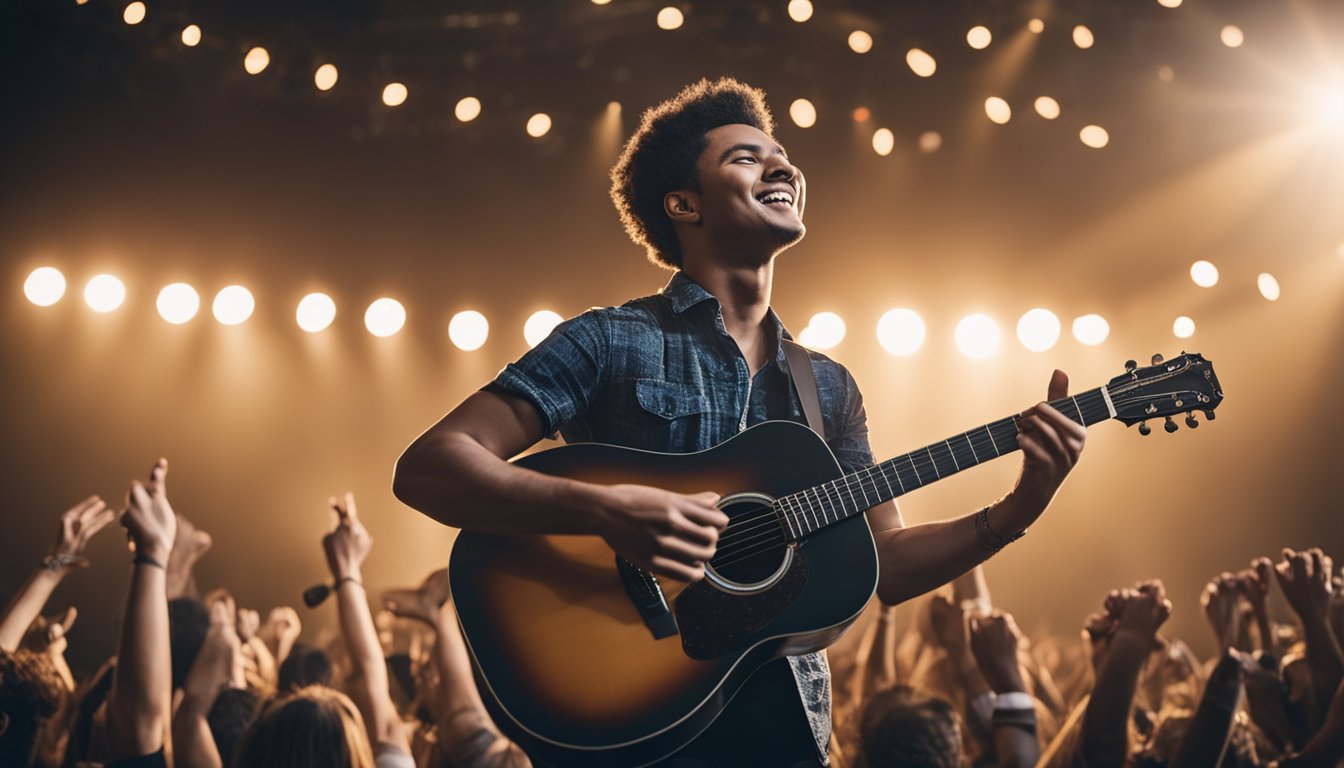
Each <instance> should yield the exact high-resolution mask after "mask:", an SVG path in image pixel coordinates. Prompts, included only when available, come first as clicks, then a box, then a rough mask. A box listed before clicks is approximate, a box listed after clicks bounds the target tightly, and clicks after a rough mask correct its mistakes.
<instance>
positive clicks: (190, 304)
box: [154, 283, 201, 325]
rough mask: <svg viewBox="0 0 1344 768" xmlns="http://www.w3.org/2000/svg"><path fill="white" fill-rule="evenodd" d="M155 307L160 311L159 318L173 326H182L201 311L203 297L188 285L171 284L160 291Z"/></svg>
mask: <svg viewBox="0 0 1344 768" xmlns="http://www.w3.org/2000/svg"><path fill="white" fill-rule="evenodd" d="M154 306H155V307H156V308H157V309H158V310H159V317H162V318H163V319H164V320H167V321H168V322H170V323H172V324H173V325H181V324H183V323H185V322H187V321H188V320H190V319H192V318H193V317H195V316H196V313H197V312H199V311H200V310H201V295H200V294H199V293H197V292H196V289H195V288H192V287H191V286H190V285H187V284H186V283H170V284H169V285H165V286H163V290H161V291H159V298H158V299H156V300H155V301H154Z"/></svg>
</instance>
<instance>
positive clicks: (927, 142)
mask: <svg viewBox="0 0 1344 768" xmlns="http://www.w3.org/2000/svg"><path fill="white" fill-rule="evenodd" d="M942 146H943V135H942V134H941V133H939V132H937V131H925V132H923V133H921V134H919V151H920V152H923V153H924V154H926V155H932V154H933V153H934V152H937V151H938V150H939V149H941V148H942Z"/></svg>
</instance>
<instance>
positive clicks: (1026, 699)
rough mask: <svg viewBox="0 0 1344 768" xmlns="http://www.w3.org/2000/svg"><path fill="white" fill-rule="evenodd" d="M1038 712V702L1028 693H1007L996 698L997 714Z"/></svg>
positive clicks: (995, 708) (995, 707)
mask: <svg viewBox="0 0 1344 768" xmlns="http://www.w3.org/2000/svg"><path fill="white" fill-rule="evenodd" d="M1024 710H1025V711H1030V712H1033V713H1034V712H1035V711H1036V700H1035V699H1033V698H1032V697H1031V694H1030V693H1027V692H1026V691H1006V692H1004V693H1000V694H997V695H996V696H995V697H994V711H995V712H1020V711H1024Z"/></svg>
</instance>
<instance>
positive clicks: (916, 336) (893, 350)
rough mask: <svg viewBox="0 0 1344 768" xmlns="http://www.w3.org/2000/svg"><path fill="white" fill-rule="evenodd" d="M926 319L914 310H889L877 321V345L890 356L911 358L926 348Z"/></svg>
mask: <svg viewBox="0 0 1344 768" xmlns="http://www.w3.org/2000/svg"><path fill="white" fill-rule="evenodd" d="M925 333H926V329H925V327H924V318H922V317H920V316H919V313H918V312H916V311H915V310H913V309H907V308H905V307H897V308H896V309H892V310H888V311H887V312H885V313H884V314H883V315H882V317H881V318H879V319H878V321H877V343H878V344H881V345H882V348H883V349H885V350H886V351H887V353H888V354H892V355H896V356H897V357H909V356H910V355H913V354H914V353H915V352H917V351H919V348H920V347H922V346H924V335H925Z"/></svg>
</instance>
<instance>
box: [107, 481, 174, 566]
mask: <svg viewBox="0 0 1344 768" xmlns="http://www.w3.org/2000/svg"><path fill="white" fill-rule="evenodd" d="M167 477H168V460H167V459H159V460H158V462H156V463H155V464H154V467H153V468H152V469H150V471H149V484H148V485H145V484H142V483H141V482H140V481H139V480H132V481H131V487H130V489H129V490H128V491H127V492H126V509H125V510H123V511H122V513H121V524H122V525H123V526H124V527H125V528H126V532H127V534H129V535H130V537H131V541H132V543H134V544H135V551H136V553H137V554H139V555H143V556H145V557H148V558H150V559H152V560H154V561H156V562H158V563H159V564H161V565H166V564H167V562H168V555H169V553H171V552H172V550H173V542H174V541H175V540H176V539H177V516H176V515H174V514H173V507H172V505H170V504H169V503H168V488H167V485H166V482H165V481H166V480H167Z"/></svg>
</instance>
